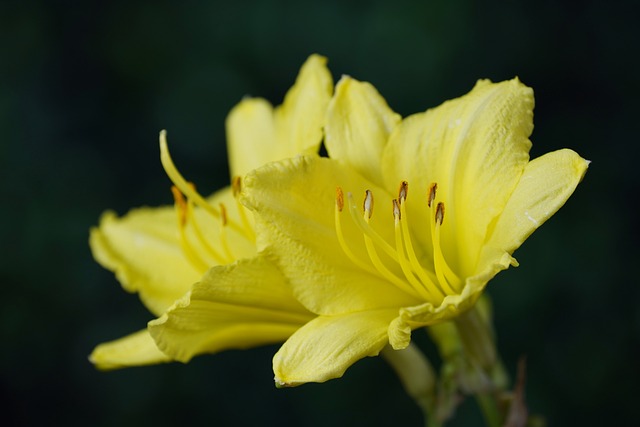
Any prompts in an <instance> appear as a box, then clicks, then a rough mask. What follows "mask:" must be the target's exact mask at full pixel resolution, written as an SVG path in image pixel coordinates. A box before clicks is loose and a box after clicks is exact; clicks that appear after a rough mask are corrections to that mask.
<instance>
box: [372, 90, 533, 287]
mask: <svg viewBox="0 0 640 427" xmlns="http://www.w3.org/2000/svg"><path fill="white" fill-rule="evenodd" d="M533 104H534V101H533V92H532V90H531V89H530V88H528V87H526V86H524V85H523V84H522V83H520V82H519V81H518V80H517V79H514V80H511V81H506V82H501V83H495V84H494V83H491V82H489V81H480V82H478V83H477V84H476V86H475V87H474V88H473V90H472V91H471V92H470V93H469V94H467V95H465V96H463V97H461V98H458V99H454V100H451V101H447V102H445V103H444V104H442V105H440V106H439V107H436V108H434V109H432V110H428V111H427V112H425V113H421V114H416V115H414V116H411V117H408V118H407V119H405V120H404V121H403V122H402V124H401V125H400V126H398V127H397V128H396V131H395V132H394V133H393V134H392V135H391V137H390V140H389V144H388V145H387V148H386V150H385V152H384V157H383V161H382V165H383V173H384V174H385V181H386V183H387V187H388V188H394V187H395V186H397V185H398V182H400V180H403V179H406V180H408V181H409V185H410V186H411V187H412V188H413V189H414V194H415V192H418V193H420V194H424V193H425V192H426V191H427V189H428V188H429V185H430V184H431V183H432V182H436V183H437V184H438V192H437V198H438V200H439V201H442V202H443V203H444V206H445V212H446V214H445V220H444V225H443V227H442V244H443V252H444V254H445V258H447V260H449V261H450V262H452V263H453V264H454V265H453V266H452V267H454V269H455V270H456V271H457V272H459V274H462V275H463V276H464V275H468V274H472V273H473V271H474V268H475V266H476V263H477V256H478V254H479V253H480V249H481V245H482V243H483V242H484V241H485V238H486V233H487V230H488V227H489V225H490V224H491V222H492V221H493V220H494V219H495V218H496V216H497V215H498V214H499V213H500V212H501V211H502V209H503V208H504V205H505V204H506V202H507V200H508V198H509V196H510V195H511V193H512V191H513V189H514V188H515V186H516V184H517V183H518V180H519V179H520V175H521V174H522V171H523V169H524V166H525V165H526V163H527V162H528V159H529V154H528V152H529V149H530V147H531V142H530V141H529V139H528V137H529V135H530V134H531V131H532V129H533ZM407 209H408V210H409V213H410V215H411V217H413V218H427V215H428V210H427V209H428V208H427V206H426V204H425V203H422V204H419V203H414V204H411V203H409V204H408V206H407ZM412 210H413V212H412ZM425 224H428V222H427V221H425ZM423 231H424V232H423ZM423 231H420V232H418V233H416V239H419V240H420V239H421V243H422V246H423V247H429V244H428V243H429V242H428V239H429V232H428V230H426V229H425V230H423Z"/></svg>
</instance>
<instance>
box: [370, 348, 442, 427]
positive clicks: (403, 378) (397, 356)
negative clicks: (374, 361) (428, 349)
mask: <svg viewBox="0 0 640 427" xmlns="http://www.w3.org/2000/svg"><path fill="white" fill-rule="evenodd" d="M380 354H381V355H382V357H383V358H384V359H385V360H386V361H387V363H389V365H390V366H391V368H392V369H393V370H394V371H395V373H396V375H398V378H399V379H400V382H401V383H402V386H403V387H404V389H405V391H406V392H407V394H408V395H409V396H411V397H412V398H413V400H414V401H415V402H416V404H417V405H418V406H419V407H420V409H421V410H422V413H423V415H424V420H425V426H428V427H441V426H442V423H441V422H440V421H439V420H438V419H437V417H436V411H435V385H436V379H435V372H434V370H433V367H432V366H431V363H430V362H429V360H428V359H427V358H426V357H425V355H424V354H423V353H422V352H421V351H420V350H419V349H418V347H416V346H415V345H414V344H413V343H410V344H409V346H408V347H407V348H405V349H404V350H394V349H393V348H391V347H389V346H387V347H385V348H384V349H383V350H382V352H381V353H380Z"/></svg>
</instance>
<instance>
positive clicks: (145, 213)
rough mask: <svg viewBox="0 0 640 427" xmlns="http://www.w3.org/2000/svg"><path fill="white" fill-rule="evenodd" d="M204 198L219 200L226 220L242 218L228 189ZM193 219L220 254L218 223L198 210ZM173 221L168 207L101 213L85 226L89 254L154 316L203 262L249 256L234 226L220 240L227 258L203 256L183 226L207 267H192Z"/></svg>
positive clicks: (216, 202)
mask: <svg viewBox="0 0 640 427" xmlns="http://www.w3.org/2000/svg"><path fill="white" fill-rule="evenodd" d="M208 202H209V203H211V204H212V205H213V206H216V207H217V206H219V205H220V204H224V205H225V206H227V207H228V208H227V210H226V211H227V215H228V218H229V220H234V221H236V222H238V223H241V222H242V221H241V219H240V216H239V213H238V209H237V208H236V206H235V205H236V203H237V202H236V200H235V198H234V197H233V195H232V191H231V188H230V187H227V188H224V189H222V190H220V191H218V192H216V193H215V194H213V195H212V196H211V197H209V198H208ZM242 209H244V208H242ZM194 217H195V218H196V221H198V224H199V226H200V228H201V231H202V233H203V234H204V235H206V236H208V238H209V239H210V242H211V244H212V246H216V249H217V250H218V252H220V253H223V252H224V251H223V248H222V246H223V243H222V241H221V227H220V224H219V223H218V222H217V221H215V220H213V218H212V217H211V216H210V215H209V214H208V213H206V212H205V211H204V209H200V208H196V209H195V210H194ZM177 222H178V219H177V216H176V212H175V210H174V208H173V207H169V206H165V207H160V208H139V209H134V210H132V211H131V212H129V213H128V214H127V215H125V216H124V217H122V218H117V217H116V215H115V214H114V213H113V212H106V213H105V214H104V215H103V216H102V218H101V220H100V225H99V226H98V227H96V228H92V229H91V235H90V238H89V245H90V246H91V250H92V252H93V256H94V258H95V259H96V260H97V261H98V262H99V263H100V264H101V265H102V266H103V267H105V268H107V269H109V270H111V271H114V272H115V273H116V277H117V279H118V281H120V283H121V284H122V286H123V288H124V289H125V290H127V291H128V292H132V293H133V292H138V293H139V294H140V299H141V300H142V302H143V303H144V304H145V306H146V307H147V308H148V309H149V310H150V311H151V312H152V313H153V314H155V315H157V316H159V315H160V314H162V313H163V312H164V311H165V310H166V309H167V308H168V307H170V306H171V305H172V304H173V303H174V302H175V300H177V299H178V298H180V297H182V296H183V295H184V294H185V293H186V292H187V291H188V290H189V288H190V287H191V285H192V284H193V283H195V282H196V281H198V280H199V279H200V277H202V274H204V272H205V271H206V268H208V267H209V266H214V265H217V264H219V263H221V262H222V261H226V262H232V261H234V260H235V259H237V258H244V257H249V256H253V255H255V246H254V244H253V243H252V242H250V241H248V240H247V239H246V238H245V237H244V236H243V235H242V234H241V233H239V232H237V231H235V230H227V232H226V236H225V239H226V240H227V243H226V245H227V246H228V247H229V249H230V253H229V254H225V255H223V256H224V257H226V258H228V259H226V258H225V259H220V258H218V259H216V258H214V257H211V256H208V255H207V253H206V249H205V248H204V247H203V245H202V244H201V243H199V241H198V238H197V237H196V236H195V235H194V234H193V229H192V228H190V227H189V229H188V236H187V237H188V239H189V241H190V245H191V246H192V248H193V252H195V253H197V254H198V256H200V257H201V258H202V259H203V260H204V261H203V263H204V264H205V265H206V266H207V267H204V268H199V267H197V266H194V264H192V263H190V262H189V260H188V259H187V257H186V256H185V254H184V252H183V249H182V246H181V244H180V240H179V238H178V235H179V232H178V223H177Z"/></svg>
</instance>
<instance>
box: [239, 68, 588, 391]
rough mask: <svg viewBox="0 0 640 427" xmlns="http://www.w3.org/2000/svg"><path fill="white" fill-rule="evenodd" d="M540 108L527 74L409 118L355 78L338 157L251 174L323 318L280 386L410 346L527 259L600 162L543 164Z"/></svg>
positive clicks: (291, 352) (279, 245) (282, 263)
mask: <svg viewBox="0 0 640 427" xmlns="http://www.w3.org/2000/svg"><path fill="white" fill-rule="evenodd" d="M533 106H534V100H533V91H532V90H531V89H530V88H528V87H526V86H524V85H523V84H522V83H520V82H519V81H518V80H517V79H515V80H511V81H505V82H501V83H491V82H489V81H479V82H478V83H477V84H476V86H475V87H474V88H473V90H472V91H471V92H470V93H469V94H467V95H465V96H463V97H461V98H458V99H455V100H452V101H448V102H445V103H444V104H442V105H441V106H439V107H437V108H434V109H431V110H428V111H426V112H424V113H419V114H415V115H412V116H409V117H407V118H405V119H404V120H402V119H401V117H400V116H399V115H398V114H396V113H394V112H393V111H392V110H391V109H390V108H389V107H388V106H387V104H386V102H385V100H384V99H383V98H382V97H381V96H380V95H379V94H378V92H377V91H376V90H375V88H374V87H373V86H371V85H370V84H368V83H362V82H358V81H356V80H354V79H352V78H349V77H344V78H343V79H342V80H341V81H340V82H339V83H338V85H337V87H336V92H335V95H334V97H333V99H332V101H331V103H330V105H329V109H328V115H327V122H326V126H325V144H326V148H327V151H328V153H329V157H330V158H329V159H327V158H320V157H318V156H306V157H298V158H295V159H289V160H285V161H282V162H276V163H272V164H269V165H267V166H265V167H263V168H260V169H258V170H256V171H254V172H252V173H251V174H249V175H248V176H247V177H246V179H245V185H244V188H243V192H242V196H241V201H242V203H243V204H244V205H245V206H247V207H249V208H250V209H252V210H254V211H255V213H256V220H257V226H258V232H259V233H260V234H261V236H263V238H264V241H265V242H267V249H268V251H269V253H271V254H272V256H273V259H274V260H276V262H277V264H278V265H279V267H280V268H281V270H282V271H283V273H284V274H285V276H286V277H287V278H288V279H289V280H290V282H291V286H292V289H293V294H294V296H295V297H296V298H297V299H298V300H299V301H300V303H301V304H302V305H304V307H306V309H308V310H309V311H311V312H313V313H315V314H317V315H318V317H316V318H315V319H313V320H312V321H310V322H309V323H307V324H306V325H305V326H303V327H302V328H300V329H298V330H297V331H296V332H295V333H294V334H293V335H292V336H291V337H290V338H289V339H288V340H287V341H286V342H285V344H284V345H283V346H282V348H281V349H280V351H279V352H278V353H277V354H276V356H275V357H274V371H275V374H276V381H277V382H278V383H280V384H282V385H295V384H299V383H304V382H310V381H318V382H322V381H326V380H328V379H331V378H336V377H339V376H341V375H342V374H343V373H344V371H345V370H346V369H347V368H348V367H349V366H350V365H351V364H352V363H354V362H355V361H357V360H358V359H360V358H362V357H365V356H372V355H377V354H378V353H379V352H380V351H381V349H382V348H383V347H384V346H385V345H387V344H388V343H390V344H391V346H392V347H393V348H394V349H403V348H405V347H407V346H408V345H409V343H410V339H411V331H412V330H413V329H415V328H418V327H421V326H426V325H432V324H435V323H438V322H441V321H444V320H447V319H451V318H455V317H457V316H459V315H460V314H462V313H464V312H466V311H467V310H469V309H470V308H471V307H472V306H473V305H474V303H475V302H476V300H477V299H478V297H479V296H480V295H481V293H482V290H483V289H484V287H485V285H486V284H487V282H488V281H489V280H490V279H491V278H492V277H493V276H495V274H497V273H498V272H499V271H501V270H504V269H506V268H508V267H509V265H517V262H516V260H515V259H514V258H513V257H512V253H513V252H514V251H515V250H516V249H517V248H518V247H519V246H520V245H521V244H522V243H523V241H524V240H525V239H526V238H527V237H528V236H529V235H530V234H531V233H532V232H533V231H534V230H535V229H536V228H538V227H539V226H540V225H541V224H542V223H544V222H545V221H546V220H547V219H548V218H549V217H550V216H551V215H553V214H554V213H555V212H556V211H557V210H558V209H559V208H560V207H561V206H562V205H563V204H564V203H565V201H566V200H567V198H568V197H569V196H570V195H571V194H572V192H573V191H574V189H575V188H576V186H577V184H578V183H579V182H580V180H581V179H582V177H583V175H584V173H585V171H586V169H587V165H588V162H587V161H585V160H584V159H582V158H581V157H580V156H578V155H577V154H576V153H575V152H573V151H571V150H567V149H564V150H559V151H555V152H552V153H548V154H546V155H544V156H541V157H539V158H537V159H535V160H533V161H529V154H528V153H529V149H530V147H531V142H530V141H529V135H530V134H531V132H532V130H533ZM354 194H356V195H357V194H364V197H363V199H360V200H356V196H354ZM374 199H375V201H376V207H375V209H374Z"/></svg>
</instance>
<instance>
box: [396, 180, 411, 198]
mask: <svg viewBox="0 0 640 427" xmlns="http://www.w3.org/2000/svg"><path fill="white" fill-rule="evenodd" d="M408 192H409V183H408V182H407V181H402V182H401V183H400V189H399V190H398V202H399V203H403V202H404V201H405V200H407V193H408Z"/></svg>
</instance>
